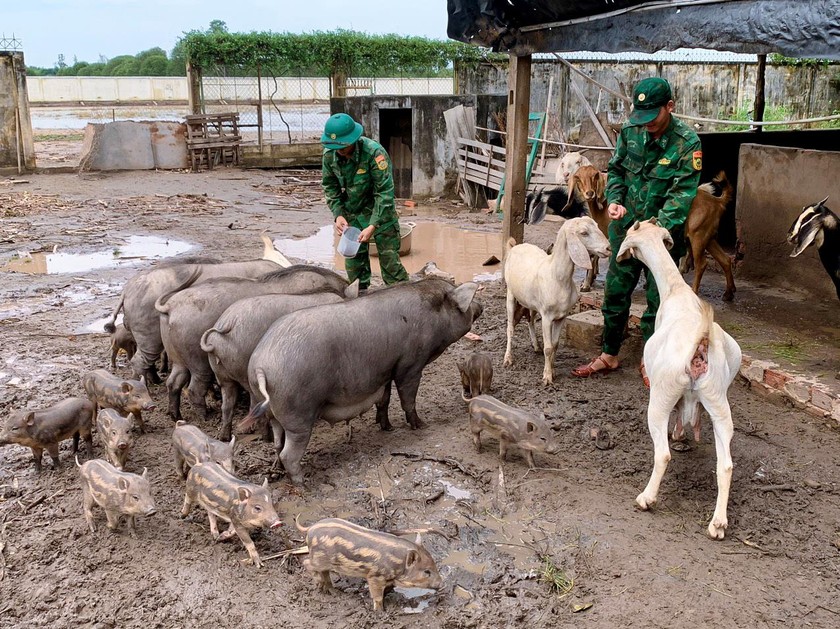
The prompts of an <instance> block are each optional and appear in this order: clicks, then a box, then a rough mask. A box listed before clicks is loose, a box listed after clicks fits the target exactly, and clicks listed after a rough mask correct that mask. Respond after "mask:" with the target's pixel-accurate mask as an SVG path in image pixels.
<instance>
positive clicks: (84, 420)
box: [0, 397, 93, 473]
mask: <svg viewBox="0 0 840 629" xmlns="http://www.w3.org/2000/svg"><path fill="white" fill-rule="evenodd" d="M92 419H93V404H91V403H90V402H88V401H87V400H85V399H84V398H79V397H71V398H68V399H66V400H64V401H63V402H59V403H58V404H56V405H54V406H50V407H49V408H44V409H40V410H35V411H23V412H20V413H16V414H14V415H12V416H11V417H10V418H9V420H8V421H7V422H6V425H5V426H4V427H3V429H2V431H0V446H2V445H8V444H11V443H16V444H18V445H21V446H28V447H29V448H31V449H32V458H33V459H34V460H35V469H36V470H37V471H38V472H39V473H40V472H41V457H42V455H43V453H44V450H46V451H47V452H49V454H50V458H52V463H53V468H54V469H59V468H60V467H61V464H60V463H59V461H58V444H59V442H60V441H64V440H65V439H69V438H70V437H73V453H74V454H75V453H76V452H77V451H78V449H79V437H81V438H82V439H84V440H85V444H87V451H88V457H89V458H91V459H92V458H93V437H92V436H91V429H92V426H91V423H92Z"/></svg>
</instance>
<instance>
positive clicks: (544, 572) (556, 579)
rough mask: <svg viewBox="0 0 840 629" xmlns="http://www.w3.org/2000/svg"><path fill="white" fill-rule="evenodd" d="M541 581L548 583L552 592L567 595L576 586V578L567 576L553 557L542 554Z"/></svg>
mask: <svg viewBox="0 0 840 629" xmlns="http://www.w3.org/2000/svg"><path fill="white" fill-rule="evenodd" d="M540 561H541V562H542V565H541V566H540V579H539V580H540V583H546V584H547V585H548V588H549V590H550V591H551V592H552V593H556V594H559V595H560V596H565V595H566V594H568V593H569V592H571V591H572V588H573V587H575V580H574V579H572V578H570V577H568V576H566V573H565V572H564V571H563V569H562V568H560V567H559V566H557V565H556V564H555V563H554V561H552V559H551V557H549V556H548V555H542V556H541V557H540Z"/></svg>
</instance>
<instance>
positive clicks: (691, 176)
mask: <svg viewBox="0 0 840 629" xmlns="http://www.w3.org/2000/svg"><path fill="white" fill-rule="evenodd" d="M700 150H701V145H700V141H699V140H698V141H696V142H689V143H687V144H686V145H685V150H684V151H683V152H682V154H681V155H680V161H679V164H678V166H677V168H676V172H675V173H674V182H673V183H672V184H671V187H670V188H669V189H668V194H667V198H666V200H665V205H663V206H662V209H661V210H659V215H658V216H657V218H656V222H657V223H659V225H661V226H662V227H664V228H665V229H667V230H671V229H673V228H674V227H677V226H679V225H682V224H683V223H685V221H686V219H687V218H688V211H689V210H690V209H691V203H692V202H693V201H694V197H695V196H697V186H698V185H699V184H700V170H698V169H696V168H694V153H695V151H700ZM698 163H699V162H698Z"/></svg>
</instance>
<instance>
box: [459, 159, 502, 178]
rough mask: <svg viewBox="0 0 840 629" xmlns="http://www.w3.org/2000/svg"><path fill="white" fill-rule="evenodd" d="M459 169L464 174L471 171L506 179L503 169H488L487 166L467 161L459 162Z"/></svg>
mask: <svg viewBox="0 0 840 629" xmlns="http://www.w3.org/2000/svg"><path fill="white" fill-rule="evenodd" d="M458 169H459V170H460V171H462V172H466V171H467V170H470V171H472V172H482V173H487V172H491V173H493V174H494V175H496V176H498V177H504V176H505V171H504V169H502V168H492V167H488V166H487V164H476V163H474V162H469V161H466V160H460V159H459V160H458Z"/></svg>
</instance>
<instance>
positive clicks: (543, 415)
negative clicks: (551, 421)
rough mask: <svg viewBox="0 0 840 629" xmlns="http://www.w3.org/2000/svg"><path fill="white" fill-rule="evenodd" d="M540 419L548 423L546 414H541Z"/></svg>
mask: <svg viewBox="0 0 840 629" xmlns="http://www.w3.org/2000/svg"><path fill="white" fill-rule="evenodd" d="M540 419H541V420H543V421H547V420H546V418H545V413H540Z"/></svg>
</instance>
